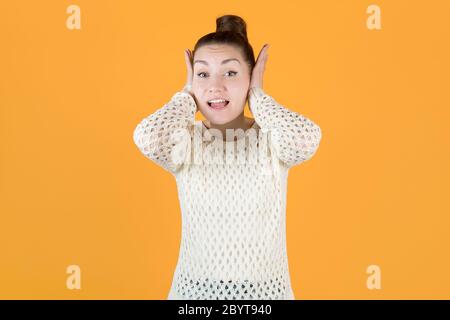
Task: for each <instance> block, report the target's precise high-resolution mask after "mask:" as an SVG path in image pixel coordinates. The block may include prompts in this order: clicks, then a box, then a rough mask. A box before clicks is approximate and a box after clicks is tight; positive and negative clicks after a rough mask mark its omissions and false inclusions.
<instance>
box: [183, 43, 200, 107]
mask: <svg viewBox="0 0 450 320" xmlns="http://www.w3.org/2000/svg"><path fill="white" fill-rule="evenodd" d="M184 60H185V61H186V75H187V76H186V84H185V86H184V88H183V91H184V92H186V93H189V94H190V95H191V96H192V98H194V100H195V103H196V104H197V100H196V99H195V96H194V93H193V92H192V78H193V74H194V70H193V67H192V62H193V61H192V60H193V56H192V52H191V50H189V49H185V50H184ZM197 111H198V106H197Z"/></svg>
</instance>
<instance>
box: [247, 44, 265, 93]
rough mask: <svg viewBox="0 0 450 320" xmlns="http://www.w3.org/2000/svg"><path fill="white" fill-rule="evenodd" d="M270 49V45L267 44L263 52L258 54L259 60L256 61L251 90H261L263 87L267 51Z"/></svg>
mask: <svg viewBox="0 0 450 320" xmlns="http://www.w3.org/2000/svg"><path fill="white" fill-rule="evenodd" d="M268 49H269V44H265V45H264V46H263V47H262V49H261V51H260V52H259V54H258V58H257V59H256V63H255V66H254V67H253V71H252V77H251V80H250V87H249V88H250V89H251V88H253V87H258V88H261V89H262V87H263V76H264V70H265V68H266V62H267V57H268V54H267V50H268Z"/></svg>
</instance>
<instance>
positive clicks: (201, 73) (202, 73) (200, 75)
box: [197, 71, 237, 78]
mask: <svg viewBox="0 0 450 320" xmlns="http://www.w3.org/2000/svg"><path fill="white" fill-rule="evenodd" d="M227 73H233V75H236V74H237V72H236V71H228V72H227ZM202 75H205V76H202ZM197 76H199V77H200V78H205V77H206V72H200V73H197Z"/></svg>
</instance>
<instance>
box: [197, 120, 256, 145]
mask: <svg viewBox="0 0 450 320" xmlns="http://www.w3.org/2000/svg"><path fill="white" fill-rule="evenodd" d="M201 123H202V126H203V128H205V129H206V134H207V136H208V138H209V137H211V136H212V134H211V133H210V132H209V129H210V128H208V127H207V126H206V125H205V124H204V123H203V121H201ZM256 125H257V123H256V120H255V119H253V124H252V125H251V126H250V128H248V129H247V130H245V132H244V136H243V137H242V138H239V139H237V140H233V141H227V140H222V141H223V143H226V144H230V143H236V142H238V141H240V140H241V139H244V138H245V137H246V136H247V133H248V132H249V131H248V130H249V129H253V128H255V127H256Z"/></svg>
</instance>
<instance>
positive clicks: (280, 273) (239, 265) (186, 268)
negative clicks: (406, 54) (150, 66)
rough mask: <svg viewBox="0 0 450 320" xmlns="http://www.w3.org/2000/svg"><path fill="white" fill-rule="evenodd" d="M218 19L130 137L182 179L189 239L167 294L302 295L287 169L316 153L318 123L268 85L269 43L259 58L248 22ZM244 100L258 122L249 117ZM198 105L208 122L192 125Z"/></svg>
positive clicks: (184, 236)
mask: <svg viewBox="0 0 450 320" xmlns="http://www.w3.org/2000/svg"><path fill="white" fill-rule="evenodd" d="M216 24H217V28H216V32H213V33H210V34H207V35H205V36H203V37H202V38H200V39H199V40H198V42H197V44H196V45H195V48H194V52H193V53H191V52H190V51H189V50H186V52H185V60H186V67H187V82H186V85H185V87H184V88H183V90H181V91H179V92H177V93H175V94H174V95H173V97H172V98H171V100H170V101H169V102H168V103H166V104H165V105H164V106H163V107H161V108H160V109H158V110H156V111H155V112H154V113H152V114H150V115H149V116H147V117H146V118H144V119H143V120H142V121H141V122H140V123H139V124H138V125H137V127H136V129H135V130H134V135H133V139H134V142H135V143H136V145H137V146H138V148H139V150H140V151H141V152H142V153H143V154H144V155H145V156H146V157H148V158H149V159H151V160H153V161H154V162H155V163H157V164H158V165H160V166H161V167H162V168H164V169H165V170H167V171H168V172H170V173H171V174H173V175H174V177H175V179H176V181H177V188H178V197H179V201H180V207H181V214H182V237H181V245H180V252H179V257H178V263H177V266H176V269H175V272H174V276H173V281H172V286H171V288H170V292H169V294H168V297H167V298H168V299H238V300H240V299H295V298H294V293H293V290H292V288H291V281H290V275H289V269H288V259H287V250H286V231H285V230H286V224H285V221H286V220H285V215H286V186H287V174H288V170H289V169H290V168H291V167H293V166H295V165H298V164H300V163H302V162H303V161H306V160H308V159H310V158H311V157H312V156H313V155H314V153H315V152H316V150H317V148H318V146H319V142H320V140H321V137H322V133H321V129H320V127H319V126H318V125H317V124H315V123H314V122H313V121H311V120H310V119H308V118H306V117H305V116H303V115H301V114H299V113H296V112H294V111H291V110H289V109H287V108H285V107H283V106H282V105H280V104H279V103H278V102H277V101H275V100H274V99H273V98H272V97H271V96H269V95H268V94H267V93H266V92H265V91H264V90H263V88H262V87H263V74H264V69H265V65H266V61H267V57H268V54H267V52H268V45H265V46H264V47H263V48H262V50H261V52H260V53H259V55H258V58H257V60H256V62H255V59H254V55H253V49H252V47H251V45H250V44H249V42H248V39H247V31H246V23H245V21H244V20H243V19H242V18H240V17H238V16H234V15H226V16H222V17H220V18H218V19H217V20H216ZM247 101H248V103H249V108H250V111H251V114H252V115H253V117H254V119H252V118H247V117H245V116H244V108H245V104H246V102H247ZM197 111H200V112H201V113H202V114H203V115H204V116H205V118H206V120H205V121H195V114H196V112H197ZM199 122H200V124H198V123H199ZM230 131H231V133H233V134H232V135H231V134H229V133H230ZM236 132H237V134H236ZM255 133H257V139H256V140H255V139H254V137H255ZM199 137H200V139H198V138H199ZM251 138H253V139H251ZM252 141H253V142H252ZM236 149H237V150H238V151H243V153H240V156H241V158H240V160H241V161H236V160H237V159H236V156H235V155H236V153H235V150H236ZM261 150H263V151H261ZM230 154H231V156H230ZM212 158H215V160H217V159H219V160H221V161H211V160H210V159H212ZM205 159H209V160H208V161H205ZM255 159H256V161H255ZM227 160H228V161H227ZM230 160H231V161H230ZM251 160H253V161H251Z"/></svg>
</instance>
